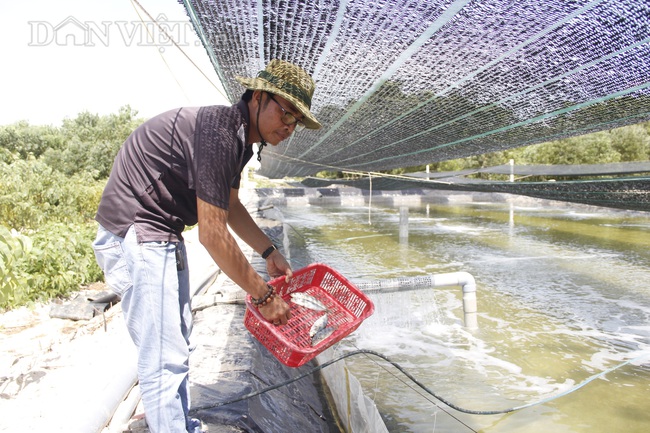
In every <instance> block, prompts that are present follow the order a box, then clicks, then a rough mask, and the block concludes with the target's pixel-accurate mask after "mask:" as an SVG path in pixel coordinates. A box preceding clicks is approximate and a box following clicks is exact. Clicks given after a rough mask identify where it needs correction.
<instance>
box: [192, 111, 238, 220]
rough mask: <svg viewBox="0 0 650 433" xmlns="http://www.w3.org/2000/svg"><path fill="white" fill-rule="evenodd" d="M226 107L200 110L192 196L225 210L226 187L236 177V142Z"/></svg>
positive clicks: (236, 137)
mask: <svg viewBox="0 0 650 433" xmlns="http://www.w3.org/2000/svg"><path fill="white" fill-rule="evenodd" d="M228 114H229V113H228V112H227V110H202V111H201V113H200V114H199V118H198V121H197V128H196V139H195V146H196V148H195V157H196V180H195V184H196V195H197V197H198V198H200V199H201V200H203V201H205V202H208V203H210V204H212V205H214V206H217V207H220V208H222V209H226V210H228V204H229V201H230V188H231V187H232V185H233V180H234V179H235V178H237V177H238V176H239V165H240V160H241V155H240V141H239V138H238V136H237V130H236V126H235V125H234V121H233V119H232V115H228Z"/></svg>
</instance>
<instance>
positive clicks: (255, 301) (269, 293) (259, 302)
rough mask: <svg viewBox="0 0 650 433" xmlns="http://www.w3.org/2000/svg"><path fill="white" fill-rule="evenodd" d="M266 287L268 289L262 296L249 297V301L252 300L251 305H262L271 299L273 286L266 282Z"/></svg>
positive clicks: (258, 306)
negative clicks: (257, 297)
mask: <svg viewBox="0 0 650 433" xmlns="http://www.w3.org/2000/svg"><path fill="white" fill-rule="evenodd" d="M266 287H267V288H268V290H267V291H266V294H265V295H264V296H262V297H261V298H260V299H255V298H253V297H251V301H252V302H253V305H255V306H256V307H257V308H260V307H263V306H265V305H266V304H268V303H270V302H271V301H273V297H274V295H275V287H273V286H272V285H270V284H267V285H266Z"/></svg>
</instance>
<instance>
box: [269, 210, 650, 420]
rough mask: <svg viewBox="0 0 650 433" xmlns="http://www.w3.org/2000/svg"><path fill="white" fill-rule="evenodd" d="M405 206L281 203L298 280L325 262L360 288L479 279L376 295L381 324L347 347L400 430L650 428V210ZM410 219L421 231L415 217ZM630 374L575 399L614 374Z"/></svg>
mask: <svg viewBox="0 0 650 433" xmlns="http://www.w3.org/2000/svg"><path fill="white" fill-rule="evenodd" d="M526 203H527V204H526V205H525V206H524V205H517V204H512V203H508V202H505V203H504V202H501V203H493V202H484V203H481V202H466V203H423V202H422V201H418V202H414V203H412V204H409V205H408V206H406V207H402V209H401V214H402V231H401V235H400V207H397V206H388V205H382V204H376V205H372V206H371V207H370V208H369V207H368V205H367V202H365V205H364V204H363V203H362V204H361V205H358V204H352V205H349V206H346V205H341V204H337V205H331V204H328V205H324V206H319V205H313V204H312V205H305V204H301V205H299V206H291V205H287V206H282V207H277V206H276V209H274V210H273V211H272V212H271V213H273V214H274V215H270V216H271V217H276V218H278V219H282V220H283V221H284V222H285V223H286V224H285V230H284V231H285V235H286V236H288V237H289V238H290V244H291V250H290V252H289V255H290V256H291V258H292V263H293V266H294V268H299V267H301V266H302V265H306V264H307V263H311V262H321V263H325V264H328V265H329V266H331V267H333V268H334V269H337V270H338V271H339V272H340V273H342V274H343V275H344V276H346V277H347V278H348V279H350V280H351V281H353V282H364V281H372V280H376V279H388V278H397V277H410V276H421V275H427V274H438V273H449V272H456V271H464V272H469V273H470V274H472V275H473V276H474V278H475V280H476V284H477V299H478V311H479V316H478V325H479V328H478V329H477V330H474V331H471V330H468V329H466V328H465V327H464V326H463V310H462V291H461V290H460V288H458V287H448V288H435V289H434V288H427V289H422V290H412V291H408V292H404V291H401V292H393V293H374V294H372V295H371V298H372V299H373V301H374V303H375V307H376V309H375V313H374V315H373V316H372V317H370V318H369V319H367V320H366V321H365V322H364V323H363V324H362V325H361V327H360V328H359V329H358V330H357V331H355V332H354V333H353V334H352V335H350V336H349V337H347V338H346V339H344V340H343V341H342V342H341V343H340V344H339V345H338V346H337V348H336V350H337V351H340V352H347V351H351V350H356V349H357V348H360V349H371V350H374V351H377V352H380V353H382V354H384V355H385V356H388V357H389V358H390V359H391V360H393V361H394V362H396V363H398V364H399V365H400V366H402V367H403V368H404V369H405V370H407V371H408V372H409V373H410V374H411V375H413V376H414V377H415V378H417V379H418V380H419V381H420V382H421V383H422V384H424V385H425V386H426V387H427V388H428V389H429V390H431V391H433V392H434V393H435V394H436V395H438V396H441V397H443V398H445V399H446V400H448V401H450V402H452V403H453V404H455V405H457V406H459V407H461V408H465V409H469V410H473V411H491V410H505V409H509V408H513V407H518V406H522V405H525V404H528V403H532V402H538V401H542V400H546V399H550V398H551V397H553V396H555V395H558V394H562V393H567V392H568V393H567V394H566V395H564V396H562V397H560V398H557V399H553V400H550V401H545V402H543V403H542V404H539V405H535V406H532V407H530V408H526V409H522V410H517V411H514V412H511V413H507V414H499V415H471V414H465V413H462V412H460V411H457V410H454V409H452V408H449V407H448V406H446V405H444V404H443V403H441V402H440V401H439V400H437V399H436V398H434V397H433V396H431V395H430V394H427V393H426V392H424V391H423V390H422V389H420V388H418V387H417V386H416V385H415V384H414V383H413V382H412V381H410V380H409V379H408V378H407V377H406V376H405V375H403V374H402V373H401V372H400V371H399V370H397V369H396V368H394V367H392V366H391V365H389V364H388V363H386V362H384V361H382V360H381V359H378V358H373V357H371V356H355V357H351V358H348V359H347V360H346V363H347V365H348V367H349V368H350V370H351V371H352V373H353V374H354V375H355V376H356V377H357V379H359V380H360V382H361V384H362V386H363V388H364V390H365V392H366V395H368V396H369V397H370V398H371V399H373V400H374V402H375V403H376V405H377V407H378V409H379V411H380V412H381V414H382V417H383V418H384V420H385V422H386V425H387V427H388V428H389V431H391V432H427V433H430V432H471V431H480V432H533V433H536V432H549V431H552V432H554V433H561V432H590V433H600V432H602V433H612V432H626V433H634V432H647V431H650V410H649V407H650V287H649V286H650V251H649V248H648V246H650V214H646V213H628V212H622V211H615V210H609V209H604V208H602V209H601V208H587V207H579V206H567V205H564V204H553V203H551V202H536V201H528V202H526ZM406 214H408V225H406V224H404V221H405V220H404V216H405V215H406ZM629 360H632V362H630V363H629V364H627V365H625V366H623V367H621V368H617V369H615V370H614V371H612V372H610V373H608V374H606V375H604V376H601V377H599V378H596V379H594V380H592V381H590V382H589V383H587V384H586V385H585V386H584V387H581V388H580V389H577V390H575V391H573V392H569V391H570V390H571V389H572V388H573V387H575V386H577V385H579V384H581V383H582V382H583V381H586V380H588V379H590V378H591V377H592V376H593V375H596V374H598V373H600V372H602V371H604V370H607V369H609V368H612V367H615V366H617V365H619V364H621V363H623V362H625V361H629Z"/></svg>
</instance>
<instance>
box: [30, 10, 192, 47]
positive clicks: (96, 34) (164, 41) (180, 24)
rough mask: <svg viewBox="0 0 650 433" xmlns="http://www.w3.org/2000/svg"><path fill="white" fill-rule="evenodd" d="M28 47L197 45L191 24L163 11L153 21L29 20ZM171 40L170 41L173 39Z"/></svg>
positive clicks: (69, 18) (73, 18)
mask: <svg viewBox="0 0 650 433" xmlns="http://www.w3.org/2000/svg"><path fill="white" fill-rule="evenodd" d="M28 24H29V28H30V39H29V43H28V45H29V46H30V47H44V46H49V45H58V46H67V47H97V46H105V47H108V46H109V45H110V44H122V45H125V46H156V47H160V50H161V51H164V47H167V46H171V45H172V44H173V43H174V42H175V43H176V44H177V45H180V46H188V45H190V44H191V43H194V44H196V45H199V44H200V42H199V41H198V40H196V37H195V35H194V28H193V27H192V24H191V23H190V22H189V21H187V22H184V21H169V20H167V17H166V16H165V15H164V14H160V15H158V17H156V22H153V21H100V22H97V21H82V20H80V19H78V18H75V17H73V16H69V17H67V18H65V19H64V20H62V21H61V22H59V23H56V24H53V23H51V22H49V21H28ZM172 40H173V41H172Z"/></svg>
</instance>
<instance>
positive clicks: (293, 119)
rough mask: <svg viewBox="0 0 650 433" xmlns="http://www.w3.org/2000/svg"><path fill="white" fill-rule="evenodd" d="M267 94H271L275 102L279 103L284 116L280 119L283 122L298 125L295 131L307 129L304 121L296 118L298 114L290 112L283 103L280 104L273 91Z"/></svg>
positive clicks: (270, 96)
mask: <svg viewBox="0 0 650 433" xmlns="http://www.w3.org/2000/svg"><path fill="white" fill-rule="evenodd" d="M267 95H269V98H271V100H272V101H273V102H275V103H276V104H278V107H280V110H282V117H281V118H280V120H282V123H284V124H285V125H287V126H291V125H296V128H295V129H294V131H296V132H300V131H302V130H303V129H305V124H304V123H302V122H301V121H300V120H298V119H296V116H294V115H293V114H291V113H289V112H288V111H287V110H286V109H285V108H284V107H283V106H282V105H280V103H279V102H278V101H276V100H275V98H274V97H273V94H272V93H268V92H267Z"/></svg>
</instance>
